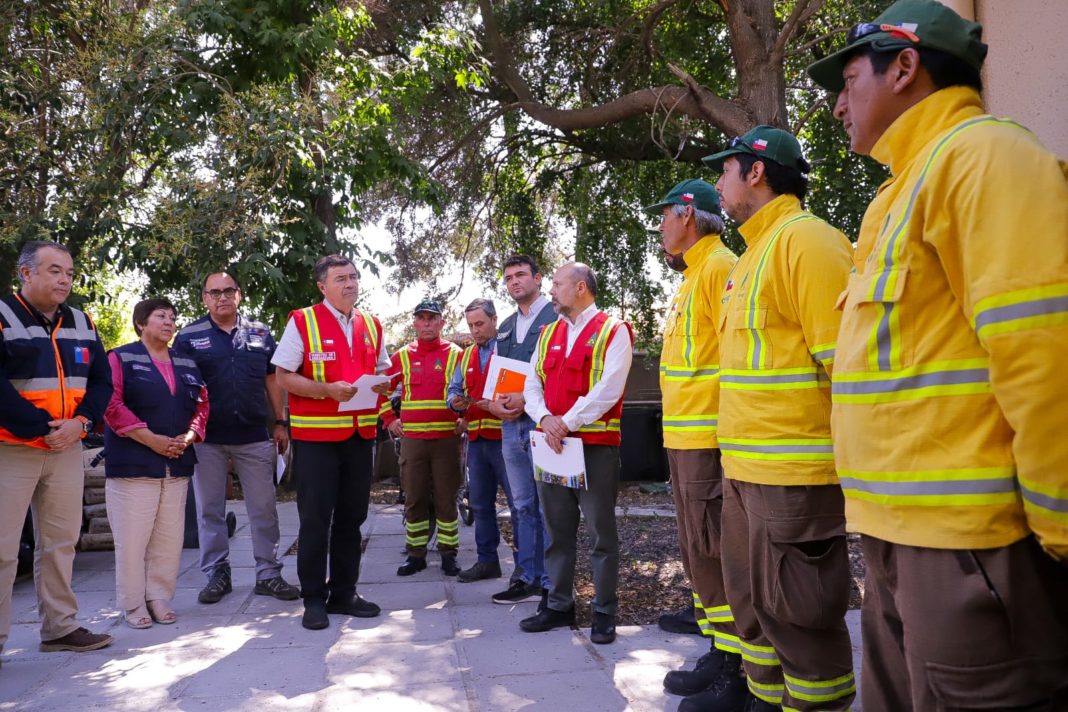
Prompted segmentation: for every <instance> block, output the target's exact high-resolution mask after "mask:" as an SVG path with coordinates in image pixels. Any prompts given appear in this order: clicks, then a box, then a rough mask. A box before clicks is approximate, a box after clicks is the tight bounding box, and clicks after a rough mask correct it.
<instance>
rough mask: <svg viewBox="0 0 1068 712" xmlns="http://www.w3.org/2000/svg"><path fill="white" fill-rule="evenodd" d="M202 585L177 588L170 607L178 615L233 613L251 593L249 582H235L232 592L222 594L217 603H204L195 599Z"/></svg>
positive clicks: (225, 614) (224, 614)
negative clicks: (243, 583)
mask: <svg viewBox="0 0 1068 712" xmlns="http://www.w3.org/2000/svg"><path fill="white" fill-rule="evenodd" d="M202 586H203V584H201V585H200V586H196V587H193V588H179V589H178V590H177V591H176V592H175V594H174V600H173V601H171V608H173V609H174V610H175V612H176V613H177V614H178V616H179V617H182V616H186V615H189V616H227V615H233V614H234V613H237V612H238V611H239V610H241V609H242V608H243V607H244V605H245V603H247V602H248V599H249V596H251V595H252V585H251V584H245V585H242V584H239V583H235V584H234V590H233V592H232V593H228V594H226V595H225V596H223V598H222V600H221V601H219V602H218V603H210V604H204V603H200V602H199V601H197V594H198V593H200V589H201V587H202Z"/></svg>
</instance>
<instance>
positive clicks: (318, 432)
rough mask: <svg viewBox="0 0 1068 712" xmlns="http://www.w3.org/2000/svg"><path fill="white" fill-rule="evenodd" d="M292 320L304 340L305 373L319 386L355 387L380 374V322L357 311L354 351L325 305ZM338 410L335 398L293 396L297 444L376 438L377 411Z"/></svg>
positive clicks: (301, 311) (302, 370)
mask: <svg viewBox="0 0 1068 712" xmlns="http://www.w3.org/2000/svg"><path fill="white" fill-rule="evenodd" d="M289 316H290V318H292V319H293V323H294V324H295V325H296V327H297V331H299V332H300V337H301V339H302V340H303V341H304V363H303V364H301V367H300V374H301V375H302V376H304V377H305V378H309V379H311V380H313V381H315V382H317V383H333V382H335V381H347V382H349V383H351V382H353V381H355V380H356V379H357V378H359V377H360V376H363V375H366V374H373V373H374V372H375V367H376V365H377V363H378V352H379V344H381V343H382V325H381V324H380V323H379V322H378V319H377V318H375V317H373V316H371V315H370V314H366V313H364V312H360V311H355V310H354V311H353V316H352V347H351V348H350V347H349V343H348V340H347V339H346V338H345V332H344V331H342V329H341V325H340V324H338V323H337V317H335V316H334V315H333V313H331V311H330V310H329V309H327V307H326V305H325V304H321V303H320V304H316V305H315V306H311V307H307V308H306V309H298V310H296V311H293V312H292V313H291V314H290V315H289ZM379 400H380V401H381V400H382V399H381V398H379ZM337 407H338V403H337V401H335V400H334V399H333V398H308V397H306V396H299V395H297V394H295V393H290V394H289V424H290V428H291V430H292V434H293V439H294V440H315V441H326V442H337V441H341V440H347V439H349V438H350V437H352V434H353V432H356V431H359V433H360V437H361V438H366V439H368V440H371V439H373V438H374V437H375V436H376V435H377V428H376V426H377V425H378V411H377V409H376V408H371V409H370V410H357V411H352V412H346V413H339V412H338V409H337Z"/></svg>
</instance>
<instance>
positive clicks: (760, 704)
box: [742, 694, 782, 712]
mask: <svg viewBox="0 0 1068 712" xmlns="http://www.w3.org/2000/svg"><path fill="white" fill-rule="evenodd" d="M781 709H782V707H780V706H779V705H773V704H771V703H770V702H765V701H764V700H762V699H760V698H759V697H753V696H752V694H750V696H749V701H748V702H746V703H745V707H743V708H742V712H779V710H781Z"/></svg>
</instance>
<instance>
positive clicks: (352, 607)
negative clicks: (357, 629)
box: [326, 594, 382, 618]
mask: <svg viewBox="0 0 1068 712" xmlns="http://www.w3.org/2000/svg"><path fill="white" fill-rule="evenodd" d="M326 612H327V613H340V614H342V615H346V616H353V617H354V618H374V617H375V616H377V615H378V614H379V613H381V612H382V609H381V608H380V607H379V605H378V604H377V603H371V602H370V601H368V600H367V599H366V598H363V597H362V596H360V595H359V594H355V595H353V596H351V597H350V598H348V599H344V600H338V601H335V600H334V598H333V597H331V598H330V600H329V601H327V602H326Z"/></svg>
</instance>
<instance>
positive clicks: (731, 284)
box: [723, 279, 734, 292]
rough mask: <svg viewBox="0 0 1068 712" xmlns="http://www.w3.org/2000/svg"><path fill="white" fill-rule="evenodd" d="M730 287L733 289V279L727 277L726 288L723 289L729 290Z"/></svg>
mask: <svg viewBox="0 0 1068 712" xmlns="http://www.w3.org/2000/svg"><path fill="white" fill-rule="evenodd" d="M732 289H734V280H733V279H728V280H727V288H726V289H725V290H723V291H725V292H729V291H731V290H732Z"/></svg>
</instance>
